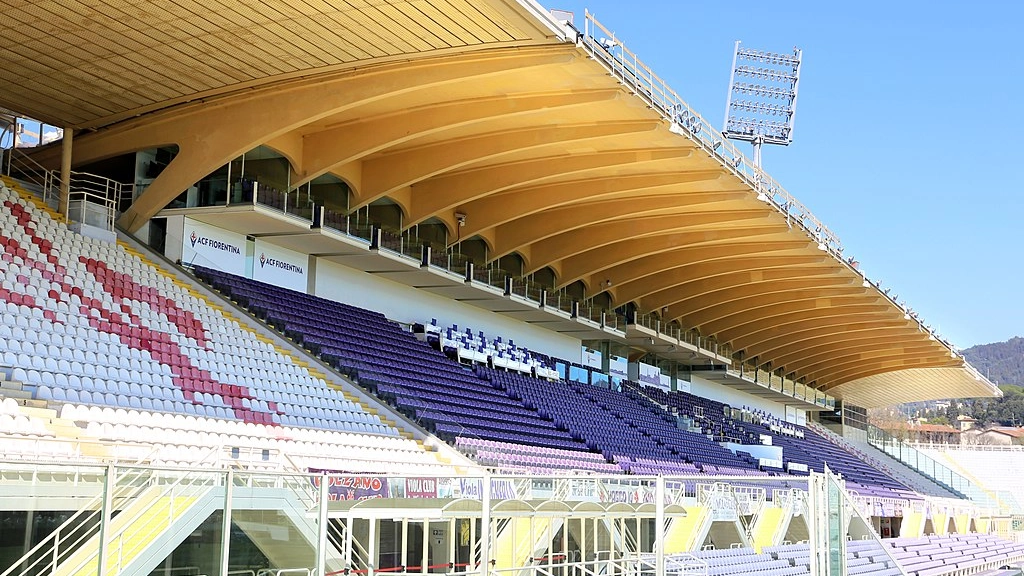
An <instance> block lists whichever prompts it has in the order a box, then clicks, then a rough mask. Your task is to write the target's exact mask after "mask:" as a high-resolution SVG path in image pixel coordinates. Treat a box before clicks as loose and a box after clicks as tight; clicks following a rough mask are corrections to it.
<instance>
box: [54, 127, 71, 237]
mask: <svg viewBox="0 0 1024 576" xmlns="http://www.w3.org/2000/svg"><path fill="white" fill-rule="evenodd" d="M74 134H75V131H74V130H72V129H71V128H70V127H67V126H65V127H64V138H63V139H62V140H61V141H60V194H59V196H58V201H57V211H58V212H60V213H61V214H62V215H63V216H64V222H65V223H67V222H70V221H71V215H70V214H69V213H68V212H69V210H70V204H69V202H70V196H71V149H72V145H73V141H74Z"/></svg>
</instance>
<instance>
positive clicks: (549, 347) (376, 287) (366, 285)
mask: <svg viewBox="0 0 1024 576" xmlns="http://www.w3.org/2000/svg"><path fill="white" fill-rule="evenodd" d="M315 282H316V292H315V293H316V295H317V296H321V297H323V298H330V299H333V300H338V301H341V302H345V303H347V304H352V305H353V306H359V307H361V308H367V309H369V310H374V311H377V312H380V313H382V314H384V315H385V316H387V317H388V318H390V319H392V320H397V321H399V322H406V323H410V324H411V323H416V322H419V323H422V324H426V323H429V322H430V319H431V318H437V323H438V325H440V326H451V325H452V324H458V325H459V328H464V327H468V328H472V329H473V332H474V333H475V332H476V331H478V330H483V332H484V334H485V335H486V336H487V337H488V338H494V337H495V336H501V337H502V338H503V339H508V338H512V339H513V340H515V342H516V345H518V346H526V347H527V348H529V349H531V350H536V351H538V352H541V353H543V354H548V355H551V356H557V357H559V358H563V359H565V360H569V361H572V362H579V361H580V360H581V352H582V342H581V341H580V340H579V339H577V338H572V337H569V336H565V335H562V334H559V333H557V332H552V331H550V330H547V329H545V328H539V327H536V326H532V325H530V324H526V323H523V322H519V321H518V320H513V319H511V318H508V317H505V316H501V315H499V314H495V313H494V312H491V311H488V310H482V309H480V308H477V307H475V306H471V305H469V304H464V303H462V302H457V301H455V300H450V299H448V298H444V297H442V296H438V295H436V294H431V293H429V292H425V291H423V290H418V289H416V288H412V287H409V286H406V285H404V284H399V283H398V282H393V281H391V280H388V279H386V278H380V277H378V276H374V275H373V274H369V273H366V272H363V271H361V270H355V269H353V268H349V267H347V266H342V265H341V264H336V263H334V262H327V261H324V260H318V261H317V264H316V279H315Z"/></svg>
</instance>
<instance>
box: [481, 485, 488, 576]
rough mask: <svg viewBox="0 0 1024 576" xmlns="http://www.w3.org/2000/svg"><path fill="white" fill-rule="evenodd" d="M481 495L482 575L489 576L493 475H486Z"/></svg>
mask: <svg viewBox="0 0 1024 576" xmlns="http://www.w3.org/2000/svg"><path fill="white" fill-rule="evenodd" d="M481 482H482V483H483V485H482V486H481V487H480V488H481V489H480V493H481V494H482V497H483V502H482V503H481V509H480V542H481V543H483V546H481V547H480V574H481V576H487V575H488V573H490V570H491V475H490V474H484V477H483V479H482V480H481Z"/></svg>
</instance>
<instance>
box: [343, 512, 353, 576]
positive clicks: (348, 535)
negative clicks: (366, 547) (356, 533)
mask: <svg viewBox="0 0 1024 576" xmlns="http://www.w3.org/2000/svg"><path fill="white" fill-rule="evenodd" d="M354 523H355V520H354V519H353V518H352V515H351V514H349V516H348V519H347V520H346V522H345V526H346V529H345V568H347V569H352V567H353V566H354V564H353V563H352V529H353V528H354V526H353V524H354Z"/></svg>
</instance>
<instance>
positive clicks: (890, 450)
mask: <svg viewBox="0 0 1024 576" xmlns="http://www.w3.org/2000/svg"><path fill="white" fill-rule="evenodd" d="M867 432H868V444H870V445H871V446H874V447H875V448H878V449H879V450H881V451H882V452H884V453H886V454H888V455H890V456H892V457H893V458H895V459H897V460H899V461H900V462H902V463H903V464H906V465H907V466H909V467H910V468H912V469H914V470H917V471H918V472H920V473H921V474H924V475H925V476H927V477H928V478H931V479H932V480H934V481H935V482H938V483H939V484H941V485H942V486H943V487H945V488H946V489H948V490H950V491H952V492H953V493H955V494H957V495H959V496H961V497H963V498H970V499H971V500H973V501H975V502H978V503H979V504H982V505H985V506H991V507H997V505H998V504H997V502H996V501H995V500H994V499H993V498H992V497H991V496H990V495H989V494H988V493H986V492H985V491H984V490H982V489H981V488H980V487H979V486H977V485H976V484H974V483H973V482H971V481H970V480H969V479H967V478H965V477H963V476H961V475H960V474H958V473H956V472H954V471H953V470H951V469H950V468H948V467H947V466H945V465H944V464H942V463H940V462H937V461H936V460H935V459H934V458H932V457H931V456H928V455H927V454H924V453H923V452H921V451H920V450H918V449H917V448H915V447H913V446H911V445H910V444H907V443H906V442H903V441H902V440H900V439H898V438H896V437H894V436H892V435H891V434H889V433H888V432H886V431H885V430H882V429H881V428H879V427H878V426H875V425H873V424H868V429H867Z"/></svg>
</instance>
